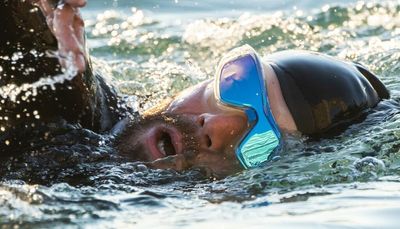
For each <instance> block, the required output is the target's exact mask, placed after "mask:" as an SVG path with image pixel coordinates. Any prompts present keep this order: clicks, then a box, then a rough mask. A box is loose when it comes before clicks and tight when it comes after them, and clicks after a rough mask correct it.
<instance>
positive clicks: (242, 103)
mask: <svg viewBox="0 0 400 229" xmlns="http://www.w3.org/2000/svg"><path fill="white" fill-rule="evenodd" d="M214 91H215V97H216V99H217V101H219V103H221V104H223V105H226V106H229V107H233V108H237V109H241V110H243V111H244V112H245V114H246V115H247V119H248V124H249V126H250V128H249V130H248V131H247V132H246V133H245V134H244V136H243V137H242V138H241V139H240V141H239V142H238V143H237V145H236V147H235V154H236V157H237V158H238V160H239V161H240V163H241V164H242V165H243V167H244V168H246V169H247V168H253V167H257V166H259V165H261V164H263V163H265V162H266V161H268V160H269V159H270V158H271V155H273V153H274V152H275V151H276V150H277V149H278V148H279V146H280V141H281V133H280V132H279V129H278V127H277V124H276V122H275V120H274V117H273V116H272V113H271V108H270V106H269V102H268V93H267V89H266V84H265V80H264V77H263V69H262V65H261V62H260V60H259V57H258V55H257V53H256V52H255V51H254V49H253V48H251V47H250V46H249V45H244V46H241V47H239V48H236V49H234V50H232V51H231V52H229V53H228V54H227V55H226V56H225V57H223V58H222V60H221V62H220V64H219V66H218V70H217V72H216V79H215V90H214Z"/></svg>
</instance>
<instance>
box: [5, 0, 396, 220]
mask: <svg viewBox="0 0 400 229" xmlns="http://www.w3.org/2000/svg"><path fill="white" fill-rule="evenodd" d="M399 13H400V1H366V2H361V1H349V0H347V1H335V2H333V1H328V0H323V1H322V0H320V1H315V0H308V1H301V3H299V2H298V1H280V2H279V3H278V2H277V1H272V0H269V1H261V0H248V1H234V0H232V1H214V0H213V1H211V0H207V1H181V0H176V1H163V0H159V1H128V0H119V1H90V2H89V4H88V6H87V8H86V9H84V10H83V15H84V17H85V19H86V25H87V31H86V32H87V37H88V45H89V48H90V52H91V54H92V56H93V61H94V64H95V68H96V69H97V70H98V71H99V72H101V73H102V74H103V75H104V76H107V77H109V78H112V79H113V80H112V81H113V82H114V84H115V85H116V86H117V87H118V88H119V89H120V90H121V91H122V92H123V93H125V94H127V95H129V96H131V97H130V99H131V100H130V101H131V102H132V105H133V106H135V107H136V108H137V109H138V110H140V111H142V110H144V109H146V108H148V107H150V106H152V105H154V104H157V103H158V102H160V101H161V100H162V99H164V98H167V97H170V96H172V95H173V94H175V93H176V92H178V91H180V90H182V89H183V88H186V87H188V86H190V85H194V84H195V83H197V82H201V81H203V80H204V79H208V78H211V77H213V74H214V70H215V67H216V64H217V63H218V61H219V58H220V57H221V56H222V55H223V54H224V53H225V52H226V51H228V50H230V49H232V48H234V47H237V46H240V45H243V44H246V43H247V44H250V45H252V46H253V47H254V48H255V49H256V50H257V51H258V52H259V53H261V54H262V55H264V56H265V55H267V54H268V53H271V52H275V51H279V50H286V49H305V50H312V51H318V52H322V53H326V54H330V55H333V56H336V57H339V58H342V59H347V60H350V61H357V62H361V63H363V64H364V65H366V66H368V68H370V69H372V70H373V71H374V72H376V73H377V74H378V75H379V77H380V79H381V80H382V81H383V82H384V83H385V85H387V87H388V88H389V89H390V92H391V99H389V100H386V101H383V102H381V103H380V104H379V105H378V106H377V107H376V108H374V109H371V110H370V111H369V112H368V115H367V116H366V118H365V120H364V121H363V122H360V123H356V124H354V125H352V126H350V127H349V128H348V129H347V130H346V131H344V132H343V133H342V134H340V135H338V136H336V137H332V138H328V139H320V140H319V141H310V140H309V139H306V138H302V139H297V138H292V137H290V136H289V137H288V139H287V141H286V142H287V143H286V144H285V147H284V150H283V152H282V154H281V155H280V159H279V160H277V161H275V162H274V163H271V164H269V165H267V166H265V167H263V168H257V169H252V170H248V171H243V172H241V173H239V174H234V175H232V176H229V177H227V178H224V179H221V180H217V179H215V178H213V177H209V176H208V174H207V173H204V171H200V170H191V171H187V172H182V173H178V172H175V171H172V170H151V169H147V168H146V167H145V166H143V165H140V163H131V162H125V161H123V160H121V159H120V158H118V156H117V155H116V154H115V150H114V149H113V148H112V144H111V142H112V140H113V139H112V138H110V137H109V136H106V135H98V134H96V133H93V132H91V131H88V130H82V129H79V127H76V126H71V125H65V128H64V129H63V130H62V131H59V132H57V134H55V136H53V137H54V138H53V139H54V141H52V142H51V144H49V145H47V146H44V152H45V153H44V154H43V156H42V157H32V155H30V154H29V155H30V156H29V155H27V156H26V157H25V158H22V159H20V160H15V161H9V162H7V164H6V167H5V168H7V171H8V172H6V176H5V178H4V179H3V181H2V183H1V184H0V223H1V224H2V225H4V227H12V226H19V227H22V228H24V227H29V228H54V227H60V226H63V227H70V228H76V227H90V228H92V227H100V228H115V227H128V226H129V227H133V226H134V227H137V228H145V227H153V228H189V227H190V228H204V227H207V226H213V227H214V226H215V225H220V226H221V227H222V226H223V227H225V228H243V227H249V226H251V227H255V228H265V227H266V226H271V227H278V226H279V228H294V227H296V228H310V227H326V228H347V227H348V228H354V227H362V228H378V227H379V228H398V225H397V224H398V223H397V218H398V215H400V152H399V151H400V109H399V101H400V95H399V93H400V90H399V89H400V81H399V78H398V77H399V75H400V61H399V59H400V48H399V47H400V17H399ZM5 168H3V170H4V169H5Z"/></svg>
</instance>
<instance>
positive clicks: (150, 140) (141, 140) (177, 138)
mask: <svg viewBox="0 0 400 229" xmlns="http://www.w3.org/2000/svg"><path fill="white" fill-rule="evenodd" d="M156 110H157V111H156V112H150V113H147V114H145V115H144V117H143V119H142V120H140V121H138V122H136V123H133V124H131V125H130V127H129V128H128V130H127V131H126V132H125V133H124V135H123V136H122V137H121V138H120V141H119V144H118V148H119V150H120V151H121V152H122V153H123V154H125V155H128V156H130V157H132V158H134V159H135V160H142V161H155V162H154V164H155V165H156V167H163V168H165V167H172V168H175V169H186V168H188V167H205V168H207V169H210V170H211V171H212V172H213V173H214V174H215V175H222V176H223V175H227V174H231V173H233V172H236V171H239V170H240V168H241V166H240V164H239V162H238V160H237V159H236V156H235V153H234V149H235V147H236V145H237V144H238V142H239V141H240V139H241V137H242V136H243V135H244V134H245V132H246V130H247V129H248V128H249V126H248V123H247V117H246V115H245V114H244V112H243V111H241V110H238V109H232V108H228V107H225V106H222V105H221V104H219V103H218V102H217V101H216V99H215V97H214V89H213V81H206V82H203V83H200V84H199V85H197V86H194V87H191V88H188V89H186V90H185V91H183V92H182V93H180V94H179V95H178V96H176V97H175V98H174V99H173V100H172V102H170V103H168V104H167V105H165V106H162V107H159V108H158V109H156Z"/></svg>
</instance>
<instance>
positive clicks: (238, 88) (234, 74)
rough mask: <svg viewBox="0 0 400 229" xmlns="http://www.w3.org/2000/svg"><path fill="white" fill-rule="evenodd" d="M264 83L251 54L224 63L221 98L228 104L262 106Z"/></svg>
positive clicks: (220, 82) (220, 90) (220, 89)
mask: <svg viewBox="0 0 400 229" xmlns="http://www.w3.org/2000/svg"><path fill="white" fill-rule="evenodd" d="M262 85H264V84H262V83H261V82H260V79H259V77H258V70H257V66H256V65H255V63H254V60H253V58H252V57H251V55H246V56H244V57H242V58H239V59H236V60H234V61H231V62H229V63H227V64H225V65H224V67H223V68H222V72H221V75H220V79H219V93H220V97H221V99H222V100H223V101H224V102H225V103H228V104H232V105H237V106H251V107H253V108H255V109H257V108H260V107H261V108H262V99H263V98H262V96H263V94H262V93H261V92H262V91H263V90H262V88H261V87H262Z"/></svg>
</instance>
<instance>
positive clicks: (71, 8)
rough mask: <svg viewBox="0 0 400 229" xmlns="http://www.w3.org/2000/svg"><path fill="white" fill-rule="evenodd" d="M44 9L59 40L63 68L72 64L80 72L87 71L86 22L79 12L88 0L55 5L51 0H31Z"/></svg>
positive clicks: (59, 55)
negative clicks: (85, 53) (85, 51)
mask: <svg viewBox="0 0 400 229" xmlns="http://www.w3.org/2000/svg"><path fill="white" fill-rule="evenodd" d="M29 1H30V2H31V3H32V4H36V5H38V6H39V8H40V9H41V10H42V12H43V15H44V16H45V17H46V21H47V25H48V26H49V28H50V30H51V32H52V33H53V34H54V36H55V37H56V39H57V41H58V55H57V56H58V59H59V61H60V64H61V66H62V67H63V68H68V66H69V65H70V64H71V65H72V66H75V67H76V69H77V71H78V72H79V73H81V72H83V71H85V69H86V60H85V55H84V50H83V49H84V22H83V19H82V17H81V14H80V12H79V8H80V7H84V6H85V5H86V0H63V1H59V2H61V3H62V4H58V5H56V6H55V7H54V6H53V5H52V4H51V2H50V0H29Z"/></svg>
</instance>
